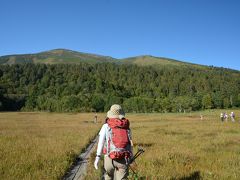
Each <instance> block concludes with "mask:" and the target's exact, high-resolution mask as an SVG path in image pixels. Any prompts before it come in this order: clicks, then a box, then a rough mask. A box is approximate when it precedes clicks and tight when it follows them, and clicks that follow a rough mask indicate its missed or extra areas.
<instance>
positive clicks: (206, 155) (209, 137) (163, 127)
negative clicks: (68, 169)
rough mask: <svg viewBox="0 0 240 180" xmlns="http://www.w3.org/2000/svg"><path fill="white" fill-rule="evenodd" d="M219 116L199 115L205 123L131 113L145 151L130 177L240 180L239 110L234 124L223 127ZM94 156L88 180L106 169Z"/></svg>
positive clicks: (213, 113) (213, 112) (182, 117)
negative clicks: (97, 167) (98, 164)
mask: <svg viewBox="0 0 240 180" xmlns="http://www.w3.org/2000/svg"><path fill="white" fill-rule="evenodd" d="M220 112H221V111H220V110H211V111H204V112H201V114H202V115H203V120H201V119H200V112H195V113H186V114H127V117H128V118H129V120H130V122H131V128H132V133H133V140H134V144H135V147H134V150H135V152H136V150H137V146H139V145H140V146H142V147H143V148H144V149H145V153H144V154H143V155H141V156H140V157H139V158H138V159H137V160H136V163H137V164H136V165H135V171H136V172H137V175H133V173H132V172H131V171H130V179H134V177H135V179H151V180H152V179H153V180H155V179H162V180H165V179H169V180H170V179H178V180H190V179H192V180H193V179H216V180H221V179H236V180H237V179H240V118H239V116H240V110H235V111H234V112H235V113H236V115H237V116H238V117H237V118H236V119H237V121H236V122H235V123H233V122H231V121H230V120H228V122H223V123H222V122H221V121H220V117H219V116H220ZM227 113H228V114H229V113H230V110H228V111H227ZM94 158H95V155H94V154H93V155H92V157H91V165H90V166H89V168H88V175H87V177H86V179H100V178H99V177H100V176H101V173H102V171H103V169H102V168H100V169H99V170H95V169H94V168H93V165H92V164H93V161H94ZM101 165H102V161H101V164H100V166H101Z"/></svg>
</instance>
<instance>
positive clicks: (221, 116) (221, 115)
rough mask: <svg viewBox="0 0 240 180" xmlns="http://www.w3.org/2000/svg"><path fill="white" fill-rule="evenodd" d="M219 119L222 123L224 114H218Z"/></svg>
mask: <svg viewBox="0 0 240 180" xmlns="http://www.w3.org/2000/svg"><path fill="white" fill-rule="evenodd" d="M220 119H221V121H222V122H223V121H224V114H223V113H222V112H221V114H220Z"/></svg>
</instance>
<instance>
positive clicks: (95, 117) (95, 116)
mask: <svg viewBox="0 0 240 180" xmlns="http://www.w3.org/2000/svg"><path fill="white" fill-rule="evenodd" d="M93 122H94V123H97V113H95V115H94V120H93Z"/></svg>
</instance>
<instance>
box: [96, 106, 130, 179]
mask: <svg viewBox="0 0 240 180" xmlns="http://www.w3.org/2000/svg"><path fill="white" fill-rule="evenodd" d="M129 125H130V123H129V121H128V119H126V118H125V113H124V111H123V109H122V107H121V106H120V105H118V104H114V105H112V106H111V108H110V110H109V111H108V112H107V119H106V123H105V124H104V125H103V126H102V128H101V130H100V132H99V142H98V147H97V156H96V158H95V162H94V167H95V168H96V169H98V162H99V160H100V156H101V154H102V152H103V154H104V169H105V175H104V177H105V180H110V179H111V180H113V179H115V180H120V179H121V180H122V179H127V177H128V163H129V160H130V159H131V157H132V146H133V143H132V137H131V130H130V128H129Z"/></svg>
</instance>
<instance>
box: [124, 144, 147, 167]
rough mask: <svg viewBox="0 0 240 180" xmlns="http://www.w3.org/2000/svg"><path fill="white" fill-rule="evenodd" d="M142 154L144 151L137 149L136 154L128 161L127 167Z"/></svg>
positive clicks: (140, 148)
mask: <svg viewBox="0 0 240 180" xmlns="http://www.w3.org/2000/svg"><path fill="white" fill-rule="evenodd" d="M142 153H144V150H143V148H142V147H138V151H137V152H136V154H135V155H134V156H133V157H132V158H131V159H130V160H129V161H128V163H127V165H128V166H129V165H130V164H131V163H132V162H133V161H135V159H137V157H138V156H140V155H141V154H142Z"/></svg>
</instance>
